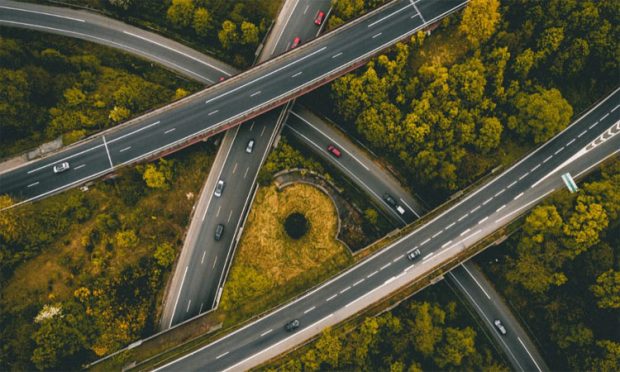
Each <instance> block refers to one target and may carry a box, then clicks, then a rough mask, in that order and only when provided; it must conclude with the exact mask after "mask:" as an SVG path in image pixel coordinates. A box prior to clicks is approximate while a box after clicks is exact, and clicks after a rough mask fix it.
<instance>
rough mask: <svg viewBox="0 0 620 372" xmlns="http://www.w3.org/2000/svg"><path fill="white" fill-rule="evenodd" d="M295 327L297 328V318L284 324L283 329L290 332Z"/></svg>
mask: <svg viewBox="0 0 620 372" xmlns="http://www.w3.org/2000/svg"><path fill="white" fill-rule="evenodd" d="M297 328H299V320H297V319H293V320H291V321H290V322H288V323H286V325H285V326H284V329H286V330H287V331H288V332H292V331H294V330H296V329H297Z"/></svg>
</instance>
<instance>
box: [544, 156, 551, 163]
mask: <svg viewBox="0 0 620 372" xmlns="http://www.w3.org/2000/svg"><path fill="white" fill-rule="evenodd" d="M552 157H553V155H549V157H547V158H546V159H545V160H543V163H546V162H548V161H549V160H551V158H552Z"/></svg>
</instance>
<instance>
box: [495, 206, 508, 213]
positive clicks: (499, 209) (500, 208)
mask: <svg viewBox="0 0 620 372" xmlns="http://www.w3.org/2000/svg"><path fill="white" fill-rule="evenodd" d="M504 208H506V204H504V205H502V206H501V207H499V208H497V210H496V211H495V212H499V211H501V210H502V209H504Z"/></svg>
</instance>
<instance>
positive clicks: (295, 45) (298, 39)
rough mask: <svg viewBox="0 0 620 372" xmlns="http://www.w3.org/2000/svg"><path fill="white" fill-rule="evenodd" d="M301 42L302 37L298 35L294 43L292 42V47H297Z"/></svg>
mask: <svg viewBox="0 0 620 372" xmlns="http://www.w3.org/2000/svg"><path fill="white" fill-rule="evenodd" d="M299 44H301V38H300V37H299V36H297V37H296V38H294V39H293V44H291V49H295V48H297V47H298V46H299Z"/></svg>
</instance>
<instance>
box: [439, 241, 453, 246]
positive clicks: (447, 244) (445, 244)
mask: <svg viewBox="0 0 620 372" xmlns="http://www.w3.org/2000/svg"><path fill="white" fill-rule="evenodd" d="M450 243H452V240H449V241H447V242H446V243H444V244H442V246H441V248H445V247H447V246H449V245H450Z"/></svg>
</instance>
